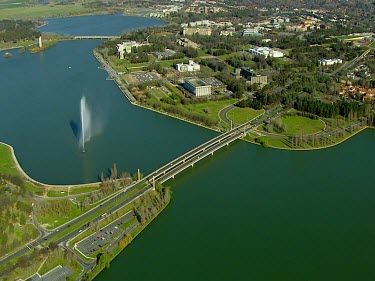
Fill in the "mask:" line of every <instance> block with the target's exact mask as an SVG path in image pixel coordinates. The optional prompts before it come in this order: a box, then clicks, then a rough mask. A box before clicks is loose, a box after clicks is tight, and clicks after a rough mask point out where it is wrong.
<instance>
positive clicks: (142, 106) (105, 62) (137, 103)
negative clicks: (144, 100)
mask: <svg viewBox="0 0 375 281" xmlns="http://www.w3.org/2000/svg"><path fill="white" fill-rule="evenodd" d="M94 56H95V58H96V59H97V60H98V62H99V63H100V64H101V65H102V66H104V70H106V71H107V68H110V69H111V70H112V71H114V72H115V70H114V69H113V68H112V67H111V66H110V65H109V63H108V62H107V61H105V60H104V58H103V57H102V56H101V55H100V54H97V53H96V52H95V51H94ZM98 56H100V59H99V58H98ZM107 73H108V72H107ZM108 74H109V73H108ZM109 75H110V74H109ZM114 81H115V84H116V85H117V87H118V89H119V90H120V91H121V92H122V93H123V95H124V96H125V98H126V99H127V100H128V101H129V103H130V104H131V105H133V106H138V107H141V108H144V109H147V110H151V111H153V112H157V113H159V114H163V115H166V116H169V117H172V118H175V119H178V120H181V121H184V122H187V123H190V124H193V125H196V126H199V127H202V128H205V129H209V130H212V131H215V132H218V133H222V132H221V131H220V130H218V129H215V128H212V127H208V126H205V125H202V124H200V123H196V122H194V121H191V120H189V119H185V118H182V117H180V116H176V115H172V114H170V113H168V112H163V111H160V110H157V109H154V108H152V107H148V106H146V105H143V104H141V103H139V102H138V101H131V100H130V99H129V97H128V94H126V93H125V92H124V91H125V90H123V89H122V88H121V87H120V86H119V85H118V83H117V81H116V79H114ZM122 85H123V86H124V87H125V88H126V85H124V84H123V83H122ZM126 90H127V91H129V90H128V89H127V88H126ZM132 97H133V96H132ZM133 99H134V100H135V98H134V97H133ZM319 120H321V119H319ZM321 121H322V120H321ZM322 122H323V123H324V124H325V126H326V123H325V122H324V121H322ZM364 129H375V127H373V126H365V127H363V128H361V129H359V130H358V131H356V132H354V133H353V134H351V135H350V136H347V137H345V138H344V139H342V140H340V141H339V142H337V143H334V144H330V145H326V146H322V147H315V148H283V147H276V146H268V147H269V148H273V149H282V150H290V151H308V150H320V149H326V148H330V147H333V146H336V145H339V144H341V143H343V142H344V141H346V140H348V139H350V138H351V137H353V136H355V135H356V134H358V133H360V132H362V131H363V130H364ZM312 135H313V134H312ZM240 140H243V141H246V142H249V143H253V144H257V145H260V144H258V143H255V142H252V141H249V140H246V139H244V138H240Z"/></svg>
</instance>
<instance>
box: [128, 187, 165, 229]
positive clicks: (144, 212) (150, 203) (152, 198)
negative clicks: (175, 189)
mask: <svg viewBox="0 0 375 281" xmlns="http://www.w3.org/2000/svg"><path fill="white" fill-rule="evenodd" d="M170 199H171V192H170V189H169V188H168V187H162V186H157V187H156V190H152V191H149V192H147V193H145V194H144V195H142V197H141V198H140V199H139V200H137V202H136V203H135V207H134V213H135V215H136V217H137V220H138V221H139V222H140V223H141V224H142V225H145V224H146V223H147V222H148V221H149V220H151V219H152V218H154V217H155V216H156V215H157V213H158V212H159V211H160V210H161V209H162V208H163V207H164V206H165V205H167V204H168V203H169V201H170Z"/></svg>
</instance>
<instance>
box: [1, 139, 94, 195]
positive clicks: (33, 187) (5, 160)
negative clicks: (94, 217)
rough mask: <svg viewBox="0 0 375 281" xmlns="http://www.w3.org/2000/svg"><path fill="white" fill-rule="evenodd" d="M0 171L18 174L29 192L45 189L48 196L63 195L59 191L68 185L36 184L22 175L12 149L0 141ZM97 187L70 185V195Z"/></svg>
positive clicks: (91, 185) (39, 192) (65, 188)
mask: <svg viewBox="0 0 375 281" xmlns="http://www.w3.org/2000/svg"><path fill="white" fill-rule="evenodd" d="M0 155H1V159H0V173H2V174H10V175H14V176H18V177H20V178H22V179H23V180H24V186H25V188H26V189H27V190H29V191H30V192H32V193H34V194H36V195H45V192H46V191H47V195H48V196H49V197H55V196H56V197H61V196H62V195H64V196H65V194H62V193H61V191H63V192H67V190H68V187H67V186H56V187H55V186H47V185H43V184H37V183H34V182H32V181H29V180H28V179H26V178H25V177H24V174H23V173H22V171H20V168H21V167H19V166H18V165H17V163H16V161H15V159H14V157H13V153H12V149H11V148H10V147H9V146H7V145H5V144H2V143H0ZM98 189H99V184H96V183H95V184H89V185H72V186H71V187H70V193H69V194H70V195H73V194H76V195H79V194H82V193H87V192H93V191H96V190H98Z"/></svg>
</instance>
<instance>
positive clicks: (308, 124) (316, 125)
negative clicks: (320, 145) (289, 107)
mask: <svg viewBox="0 0 375 281" xmlns="http://www.w3.org/2000/svg"><path fill="white" fill-rule="evenodd" d="M280 118H281V121H282V122H283V124H285V125H287V130H286V131H285V132H284V133H283V134H285V135H299V134H304V135H309V134H314V133H317V132H320V131H321V130H323V129H324V123H323V122H322V121H321V120H319V119H317V120H314V119H310V118H307V117H303V116H285V117H279V118H277V119H276V120H279V119H280Z"/></svg>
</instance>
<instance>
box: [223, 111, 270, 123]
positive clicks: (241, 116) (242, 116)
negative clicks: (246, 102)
mask: <svg viewBox="0 0 375 281" xmlns="http://www.w3.org/2000/svg"><path fill="white" fill-rule="evenodd" d="M262 113H263V110H255V109H253V108H239V107H235V108H233V109H232V110H231V111H229V112H228V118H229V119H230V120H232V121H233V122H234V123H237V124H243V123H246V122H247V121H249V120H251V119H253V118H255V117H257V116H259V115H260V114H262Z"/></svg>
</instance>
